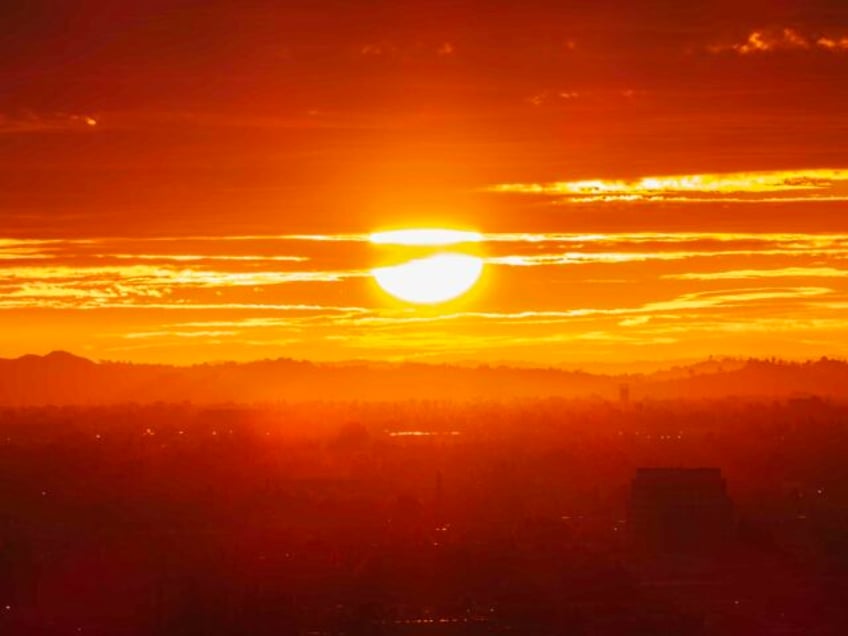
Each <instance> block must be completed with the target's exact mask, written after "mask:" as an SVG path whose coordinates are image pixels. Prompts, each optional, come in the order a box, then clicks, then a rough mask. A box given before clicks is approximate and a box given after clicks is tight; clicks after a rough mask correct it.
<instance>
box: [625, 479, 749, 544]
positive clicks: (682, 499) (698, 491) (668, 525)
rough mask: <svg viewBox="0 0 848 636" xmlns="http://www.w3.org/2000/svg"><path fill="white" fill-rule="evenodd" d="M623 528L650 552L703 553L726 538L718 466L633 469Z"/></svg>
mask: <svg viewBox="0 0 848 636" xmlns="http://www.w3.org/2000/svg"><path fill="white" fill-rule="evenodd" d="M628 527H629V531H630V536H631V539H632V540H633V542H634V544H635V545H636V546H637V547H638V548H641V549H643V550H647V551H649V552H653V553H669V554H673V553H686V554H706V553H709V552H712V551H714V550H715V549H716V548H718V547H720V546H721V545H723V544H724V543H726V541H727V540H728V538H729V537H730V534H731V531H732V527H733V506H732V502H731V500H730V497H728V495H727V489H726V484H725V481H724V478H723V477H722V475H721V470H720V469H718V468H639V469H638V470H637V471H636V477H635V478H634V479H633V482H632V486H631V492H630V502H629V510H628Z"/></svg>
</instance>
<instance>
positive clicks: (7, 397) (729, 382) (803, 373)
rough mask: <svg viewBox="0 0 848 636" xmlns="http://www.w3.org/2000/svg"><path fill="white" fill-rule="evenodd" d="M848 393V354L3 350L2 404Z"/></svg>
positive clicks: (0, 371) (847, 395) (846, 395)
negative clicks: (574, 366) (167, 355)
mask: <svg viewBox="0 0 848 636" xmlns="http://www.w3.org/2000/svg"><path fill="white" fill-rule="evenodd" d="M622 384H627V385H628V386H629V388H630V395H631V396H632V398H633V399H642V398H656V399H672V398H692V399H700V398H718V397H727V396H740V397H761V398H787V397H793V396H798V395H818V396H822V397H833V398H848V363H846V362H844V361H839V360H830V359H827V358H822V359H820V360H817V361H809V362H784V361H778V360H755V359H752V360H735V359H734V360H710V361H705V362H703V363H698V364H694V365H690V366H685V367H675V368H673V369H668V370H664V371H658V372H655V373H650V374H630V375H603V374H591V373H586V372H582V371H565V370H562V369H555V368H535V369H534V368H512V367H509V366H485V365H483V366H477V367H468V366H454V365H447V364H443V365H434V364H420V363H385V362H375V363H371V362H362V361H356V362H346V363H321V364H318V363H313V362H308V361H302V360H292V359H286V358H280V359H275V360H259V361H255V362H246V363H235V362H222V363H214V364H198V365H193V366H184V367H183V366H170V365H157V364H133V363H128V362H94V361H92V360H88V359H86V358H82V357H79V356H75V355H73V354H71V353H67V352H63V351H55V352H52V353H50V354H48V355H45V356H37V355H26V356H23V357H20V358H15V359H0V405H5V406H39V405H50V404H52V405H80V404H82V405H86V404H116V403H131V402H138V403H151V402H193V403H199V404H213V403H214V404H221V403H265V402H283V401H285V402H294V401H312V400H330V401H334V400H339V401H342V400H343V401H349V400H365V401H394V400H409V399H420V400H476V399H511V398H529V397H548V396H557V397H572V398H573V397H588V398H591V397H595V398H599V399H606V400H615V399H617V397H618V391H619V387H620V386H621V385H622Z"/></svg>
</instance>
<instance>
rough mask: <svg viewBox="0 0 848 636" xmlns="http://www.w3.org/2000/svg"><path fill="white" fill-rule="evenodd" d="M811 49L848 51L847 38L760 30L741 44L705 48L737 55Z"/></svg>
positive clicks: (782, 30) (714, 51) (788, 30)
mask: <svg viewBox="0 0 848 636" xmlns="http://www.w3.org/2000/svg"><path fill="white" fill-rule="evenodd" d="M811 49H820V50H825V51H831V52H842V51H848V36H845V35H839V36H833V37H831V36H813V35H805V34H802V33H800V32H799V31H797V30H796V29H792V28H783V29H761V30H755V31H752V32H751V33H750V34H749V35H748V37H747V38H746V39H745V40H744V41H742V42H735V43H723V44H713V45H710V46H708V47H707V50H708V51H709V52H711V53H727V52H732V53H737V54H739V55H752V54H759V53H771V52H774V51H808V50H811Z"/></svg>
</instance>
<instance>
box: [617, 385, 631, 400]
mask: <svg viewBox="0 0 848 636" xmlns="http://www.w3.org/2000/svg"><path fill="white" fill-rule="evenodd" d="M618 401H619V402H620V403H621V404H630V385H629V384H627V383H624V384H619V385H618Z"/></svg>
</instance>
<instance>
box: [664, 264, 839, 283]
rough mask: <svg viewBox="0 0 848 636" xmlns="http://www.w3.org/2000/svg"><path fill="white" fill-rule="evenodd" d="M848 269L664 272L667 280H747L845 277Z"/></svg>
mask: <svg viewBox="0 0 848 636" xmlns="http://www.w3.org/2000/svg"><path fill="white" fill-rule="evenodd" d="M846 277H848V270H846V269H836V268H835V267H783V268H779V269H740V270H731V271H725V272H687V273H684V274H666V275H665V276H663V278H665V279H669V280H747V279H758V278H846Z"/></svg>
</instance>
